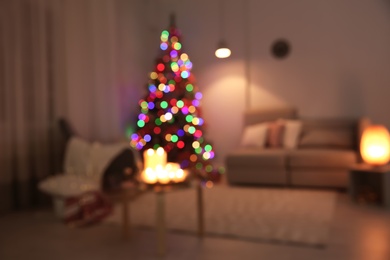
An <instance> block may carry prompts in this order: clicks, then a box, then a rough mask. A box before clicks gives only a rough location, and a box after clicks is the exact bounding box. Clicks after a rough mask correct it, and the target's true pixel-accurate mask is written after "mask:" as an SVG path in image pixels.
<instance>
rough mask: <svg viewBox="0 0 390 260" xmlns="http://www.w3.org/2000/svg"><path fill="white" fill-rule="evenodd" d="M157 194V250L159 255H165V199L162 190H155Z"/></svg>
mask: <svg viewBox="0 0 390 260" xmlns="http://www.w3.org/2000/svg"><path fill="white" fill-rule="evenodd" d="M156 195H157V208H156V209H157V212H156V213H157V215H156V220H157V223H156V224H157V225H156V228H157V252H158V255H159V256H164V255H165V212H164V211H165V205H164V204H165V200H164V192H162V191H161V192H156Z"/></svg>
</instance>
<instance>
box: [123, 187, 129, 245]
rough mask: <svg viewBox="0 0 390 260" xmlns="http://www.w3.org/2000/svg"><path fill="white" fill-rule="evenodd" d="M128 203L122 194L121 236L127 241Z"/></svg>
mask: <svg viewBox="0 0 390 260" xmlns="http://www.w3.org/2000/svg"><path fill="white" fill-rule="evenodd" d="M129 217H130V216H129V203H128V200H127V196H126V194H125V193H124V194H123V195H122V225H123V226H122V229H123V230H122V236H123V238H124V239H128V238H129V237H130V221H129Z"/></svg>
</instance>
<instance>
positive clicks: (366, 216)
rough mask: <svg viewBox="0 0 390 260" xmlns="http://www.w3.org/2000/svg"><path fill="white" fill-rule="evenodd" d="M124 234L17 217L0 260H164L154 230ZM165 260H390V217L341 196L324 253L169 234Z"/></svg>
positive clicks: (113, 228)
mask: <svg viewBox="0 0 390 260" xmlns="http://www.w3.org/2000/svg"><path fill="white" fill-rule="evenodd" d="M206 221H207V220H206ZM120 232H121V230H120V227H119V226H118V225H108V224H104V225H95V226H92V227H89V228H81V229H80V228H78V229H71V228H67V227H66V226H64V225H63V224H61V223H59V222H58V220H56V219H55V218H54V217H53V215H52V213H51V212H50V211H36V212H20V213H14V214H12V215H7V216H3V217H1V218H0V259H1V260H19V259H29V260H33V259H41V260H45V259H50V260H52V259H56V260H61V259H73V260H77V259H91V260H92V259H93V260H99V259H110V260H111V259H112V260H121V259H161V258H159V257H157V252H156V234H155V232H154V230H148V229H141V228H135V229H133V230H132V232H133V233H132V239H131V240H129V241H124V240H122V239H121V233H120ZM163 259H178V260H179V259H180V260H187V259H205V260H206V259H213V260H215V259H217V260H219V259H227V260H228V259H237V260H244V259H245V260H248V259H265V260H272V259H278V260H284V259H288V260H295V259H296V260H305V259H308V260H309V259H310V260H322V259H332V260H333V259H342V260H348V259H351V260H360V259H362V260H363V259H364V260H389V259H390V212H389V211H387V210H384V209H381V208H377V207H372V206H367V205H356V204H354V203H352V202H350V200H349V198H348V196H347V194H345V193H340V195H339V196H338V202H337V206H336V211H335V215H334V219H333V224H332V226H331V235H330V241H329V244H328V246H327V247H325V248H313V247H306V246H292V245H283V244H272V243H265V242H264V243H263V242H249V241H240V240H233V239H226V238H223V237H207V236H206V237H205V238H203V239H198V238H197V237H196V236H195V235H191V234H180V233H172V232H168V233H167V255H166V256H165V257H164V258H163Z"/></svg>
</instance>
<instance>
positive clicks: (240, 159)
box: [226, 148, 286, 167]
mask: <svg viewBox="0 0 390 260" xmlns="http://www.w3.org/2000/svg"><path fill="white" fill-rule="evenodd" d="M226 164H227V165H228V166H232V165H255V166H259V167H260V166H275V165H277V166H285V165H286V150H284V149H256V148H252V149H251V148H241V149H238V150H236V151H234V152H232V153H230V154H228V155H227V158H226Z"/></svg>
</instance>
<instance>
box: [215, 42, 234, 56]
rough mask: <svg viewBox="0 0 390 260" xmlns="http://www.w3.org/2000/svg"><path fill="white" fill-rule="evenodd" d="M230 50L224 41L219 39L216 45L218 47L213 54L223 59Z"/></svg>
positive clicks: (228, 54)
mask: <svg viewBox="0 0 390 260" xmlns="http://www.w3.org/2000/svg"><path fill="white" fill-rule="evenodd" d="M231 53H232V52H231V51H230V49H229V48H228V47H227V46H226V43H225V42H224V41H221V42H220V43H219V45H218V49H217V50H216V51H215V56H217V58H220V59H224V58H227V57H229V56H230V54H231Z"/></svg>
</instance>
